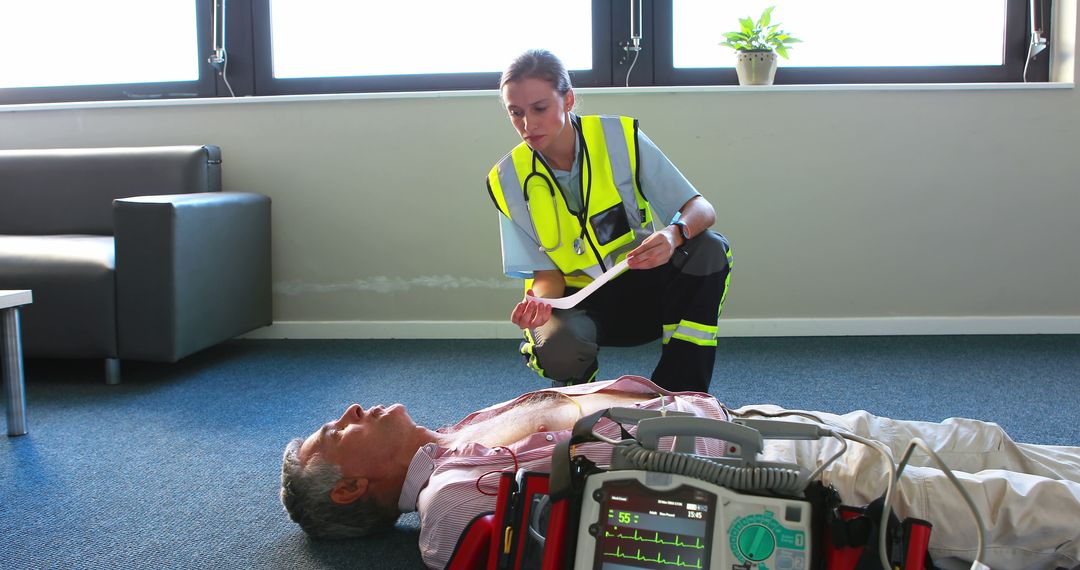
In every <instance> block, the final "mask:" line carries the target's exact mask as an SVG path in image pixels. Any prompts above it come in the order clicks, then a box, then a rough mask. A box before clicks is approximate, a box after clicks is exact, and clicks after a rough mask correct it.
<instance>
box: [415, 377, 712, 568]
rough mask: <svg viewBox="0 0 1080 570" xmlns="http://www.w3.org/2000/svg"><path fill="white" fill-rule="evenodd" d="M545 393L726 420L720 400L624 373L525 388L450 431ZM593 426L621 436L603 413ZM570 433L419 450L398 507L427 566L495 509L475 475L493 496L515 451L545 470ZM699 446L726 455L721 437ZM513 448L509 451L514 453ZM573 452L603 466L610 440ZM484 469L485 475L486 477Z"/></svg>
mask: <svg viewBox="0 0 1080 570" xmlns="http://www.w3.org/2000/svg"><path fill="white" fill-rule="evenodd" d="M545 392H562V393H563V394H566V395H568V396H571V397H573V396H578V395H586V394H610V393H615V392H623V393H631V394H635V395H638V394H639V395H640V398H641V399H640V400H639V401H638V402H637V403H634V404H633V406H634V407H637V408H641V409H646V410H659V409H662V408H664V409H667V410H677V411H681V412H690V413H692V414H694V415H695V416H699V417H707V418H713V419H719V420H727V419H728V415H727V412H726V411H725V410H724V408H723V406H722V405H721V404H720V403H719V402H718V401H717V400H716V398H714V397H713V396H711V395H709V394H705V393H701V392H669V391H667V390H664V389H663V388H661V387H659V386H657V385H656V384H653V383H652V382H650V381H649V380H647V379H645V378H641V377H639V376H623V377H621V378H618V379H616V380H608V381H603V382H592V383H589V384H580V385H577V386H570V387H566V388H549V389H546V390H537V391H536V392H530V393H528V394H525V395H522V396H520V397H518V398H516V399H514V400H510V401H508V402H503V403H501V404H496V405H494V406H490V407H488V408H485V409H483V410H480V411H478V412H474V413H472V414H470V415H469V416H467V417H466V418H465V419H463V420H461V421H460V422H459V423H458V424H457V425H455V426H453V427H451V428H449V429H448V430H447V431H456V430H458V429H461V428H462V427H464V426H468V425H472V424H474V423H476V422H480V421H484V420H486V419H489V418H491V417H494V416H496V415H498V414H501V413H503V412H505V411H507V410H510V409H512V408H514V407H515V406H517V405H519V404H521V403H522V402H525V401H528V400H529V399H530V396H534V395H536V394H542V393H545ZM594 430H595V431H596V432H597V433H599V434H601V435H604V436H607V437H610V438H614V439H619V438H620V428H619V426H618V425H617V424H615V423H614V422H612V421H610V420H607V419H603V420H601V421H600V422H598V423H597V424H596V426H595V428H594ZM570 431H571V430H569V429H565V430H560V431H546V432H539V433H533V434H531V435H528V436H525V437H524V438H522V439H520V440H518V441H516V442H514V443H511V444H509V445H507V446H505V447H493V448H489V447H486V446H484V445H483V444H480V443H469V444H466V445H463V446H460V447H458V448H457V449H447V448H445V447H441V446H439V445H437V444H434V443H430V444H427V445H425V446H423V447H421V448H420V449H419V450H417V452H416V455H415V456H413V460H412V463H411V465H410V466H409V471H408V473H407V475H406V479H405V484H404V486H403V487H402V492H401V497H400V499H399V501H398V507H399V508H400V509H401V511H402V512H409V511H414V510H415V511H418V512H419V515H420V553H421V555H422V556H423V559H424V563H425V564H427V566H428V567H429V568H445V567H446V565H447V563H448V562H449V560H450V556H451V554H453V551H454V548H455V546H456V545H457V542H458V538H459V537H460V536H461V533H462V532H463V531H464V530H465V527H466V526H467V525H468V524H469V522H470V521H472V519H473V518H475V517H476V516H477V515H479V514H481V513H486V512H491V511H494V510H495V496H494V495H486V494H484V493H481V492H480V491H478V490H477V480H478V479H481V477H483V478H482V479H481V480H480V488H481V489H483V490H484V491H485V492H487V493H493V494H494V493H495V492H496V491H497V489H498V480H499V477H498V473H499V472H501V471H513V470H514V464H515V461H514V458H515V457H516V459H517V466H518V468H521V469H527V470H530V471H540V472H548V471H550V470H551V455H552V452H553V450H554V447H555V444H557V443H558V442H560V441H562V440H564V439H568V438H569V437H570ZM631 431H633V430H631ZM670 439H671V438H663V439H662V440H661V445H660V447H661V448H670V447H669V446H670ZM696 448H697V449H696V452H697V453H698V454H702V455H709V456H714V457H719V456H721V455H723V451H724V449H723V448H724V443H723V442H721V441H717V440H709V439H703V438H698V439H697V441H696ZM507 450H509V451H507ZM510 452H513V456H511V453H510ZM575 452H576V453H577V454H580V455H585V456H586V457H588V458H589V459H590V460H592V461H594V462H595V463H597V464H598V465H601V466H606V465H608V464H609V462H610V460H611V446H609V445H607V444H602V443H592V444H584V445H581V446H578V447H577V448H576V450H575ZM487 473H490V474H489V475H486V476H485V474H487Z"/></svg>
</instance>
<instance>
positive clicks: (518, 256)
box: [499, 129, 699, 279]
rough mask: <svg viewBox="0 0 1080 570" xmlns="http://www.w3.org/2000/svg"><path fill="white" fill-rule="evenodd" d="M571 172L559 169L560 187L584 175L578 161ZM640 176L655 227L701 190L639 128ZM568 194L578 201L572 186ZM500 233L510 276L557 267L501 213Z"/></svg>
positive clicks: (575, 182) (574, 183) (575, 184)
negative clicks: (652, 213) (653, 216)
mask: <svg viewBox="0 0 1080 570" xmlns="http://www.w3.org/2000/svg"><path fill="white" fill-rule="evenodd" d="M573 164H574V166H573V168H572V169H571V170H570V172H566V171H561V170H556V171H554V172H555V177H556V180H557V181H558V183H559V187H560V188H561V189H577V188H578V185H579V179H580V177H581V172H580V169H579V168H578V165H577V161H576V160H575V161H574V163H573ZM638 180H639V181H640V183H641V192H642V194H644V195H645V199H646V200H648V201H649V204H650V205H651V206H652V209H653V212H654V213H655V215H656V216H655V218H654V220H655V221H654V225H655V227H661V228H662V227H664V226H666V225H667V224H668V222H669V221H671V218H672V217H674V216H675V212H678V211H679V208H682V207H683V205H684V204H686V203H687V202H689V201H690V199H691V198H693V197H694V196H698V195H699V193H698V191H697V189H696V188H694V185H693V184H691V183H690V181H689V180H687V179H686V177H685V176H683V174H682V172H679V169H678V168H676V167H675V165H674V164H673V163H672V162H671V160H669V159H668V157H667V156H665V155H664V153H663V151H661V150H660V148H659V147H657V146H656V144H655V143H653V142H652V140H650V139H649V137H647V136H645V133H644V132H643V131H642V130H640V129H638ZM569 192H570V193H571V195H570V196H567V198H568V201H569V202H576V201H577V200H575V199H574V198H575V196H576V194H574V192H573V190H570V191H569ZM499 234H500V235H501V236H502V257H503V272H504V273H506V276H507V277H513V278H516V279H528V278H531V277H532V276H533V272H534V271H542V270H545V269H558V266H556V265H555V263H554V262H552V261H551V258H550V257H548V256H547V254H546V253H544V252H542V251H540V249H539V246H538V245H537V244H536V243H535V242H534V241H533V239H532V238H531V237H529V235H528V234H526V233H525V231H524V230H522V229H521V228H519V227H518V226H517V225H516V224H514V223H513V222H511V221H510V220H509V219H508V218H507V217H506V216H504V215H502V214H501V213H500V214H499Z"/></svg>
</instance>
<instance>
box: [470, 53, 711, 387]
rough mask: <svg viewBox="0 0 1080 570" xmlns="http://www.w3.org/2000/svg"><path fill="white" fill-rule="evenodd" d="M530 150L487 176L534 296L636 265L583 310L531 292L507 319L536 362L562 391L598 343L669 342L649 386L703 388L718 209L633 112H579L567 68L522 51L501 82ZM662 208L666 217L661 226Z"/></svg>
mask: <svg viewBox="0 0 1080 570" xmlns="http://www.w3.org/2000/svg"><path fill="white" fill-rule="evenodd" d="M500 91H501V97H502V102H503V104H504V106H505V108H506V111H507V114H508V115H509V118H510V123H511V125H512V126H513V127H514V129H515V130H516V131H517V133H518V135H520V136H521V139H522V142H521V143H520V144H518V145H517V146H516V147H515V148H514V149H513V150H511V151H510V152H509V153H508V154H507V155H506V156H504V157H503V158H502V159H501V160H500V161H499V162H498V163H497V164H496V165H495V166H494V167H493V168H492V169H491V171H490V173H489V174H488V177H487V181H486V183H487V191H488V194H489V195H490V197H491V199H492V201H493V202H494V203H495V206H496V208H498V210H499V212H500V214H501V215H500V222H501V228H500V229H501V235H502V251H503V268H504V271H505V273H506V274H507V275H508V276H510V277H517V278H526V279H532V284H531V286H527V288H528V289H529V290H530V291H529V293H531V295H532V296H535V297H540V298H550V299H553V298H559V297H564V296H569V295H571V294H572V293H574V292H577V291H578V290H580V289H581V288H582V287H584V286H585V285H586V284H588V283H589V282H591V281H592V280H594V279H595V278H596V277H598V276H599V275H601V274H603V273H604V272H605V271H607V270H608V269H610V268H611V267H612V266H614V265H616V264H617V263H618V262H620V261H622V260H623V258H625V259H626V261H627V263H628V266H629V269H630V270H629V271H626V272H624V273H623V274H622V275H620V276H619V277H617V278H616V279H614V280H613V281H610V282H608V283H607V284H605V285H603V286H602V287H600V288H599V289H598V290H596V292H594V293H592V294H591V295H590V296H588V297H586V298H585V299H584V300H583V301H582V302H580V303H579V304H578V305H576V306H575V307H573V308H568V309H552V308H551V306H550V305H547V304H544V303H541V302H538V301H536V300H534V299H530V298H529V296H526V297H525V299H524V300H522V301H521V302H520V303H518V304H517V306H515V307H514V309H513V311H512V312H511V317H510V320H511V321H513V323H514V324H516V325H517V326H518V327H520V328H521V329H522V331H523V333H524V337H525V340H524V341H523V342H522V343H521V345H520V349H519V350H520V352H521V354H522V356H524V358H525V362H526V365H527V366H529V367H530V368H532V369H533V370H535V371H536V372H537V373H539V374H540V375H541V376H542V377H544V378H547V379H549V380H551V381H552V384H553V385H569V384H576V383H581V382H589V381H591V380H594V379H595V378H596V374H597V369H598V362H597V355H598V346H635V345H640V344H644V343H646V342H650V341H654V340H656V339H661V343H662V348H661V357H660V361H659V363H658V364H657V365H656V368H655V370H654V371H653V373H652V380H653V381H654V382H656V383H657V384H659V385H660V386H663V387H664V388H667V389H669V390H697V391H702V392H704V391H707V390H708V388H709V382H710V380H711V378H712V371H713V364H714V361H715V357H716V337H717V326H716V325H717V319H718V317H719V313H720V310H721V308H722V307H723V301H724V297H725V293H726V291H727V286H728V279H729V275H730V270H731V254H730V249H729V246H728V243H727V241H726V239H725V238H724V237H723V236H722V235H720V234H718V233H715V232H712V231H710V230H709V228H710V227H711V226H712V225H713V223H714V222H715V220H716V213H715V211H714V209H713V206H712V205H711V204H710V203H709V202H708V200H706V199H705V198H704V197H702V196H701V195H700V194H699V193H698V191H697V190H696V189H695V188H694V186H693V185H691V184H690V182H689V181H687V180H686V178H685V177H683V175H682V174H681V173H680V172H679V170H678V169H677V168H675V166H674V165H673V164H672V163H671V161H670V160H668V158H667V157H666V156H665V155H664V153H663V152H661V151H660V149H659V148H657V147H656V145H654V144H653V143H652V141H650V140H649V138H648V137H646V136H645V134H644V133H643V132H642V131H641V130H640V129H639V128H638V122H637V120H635V119H632V118H629V117H612V116H578V115H576V114H574V113H573V112H572V110H573V108H574V101H575V95H574V91H573V88H572V87H571V85H570V77H569V74H568V73H567V71H566V69H565V67H564V66H563V64H562V62H561V61H560V60H559V59H558V58H557V57H555V56H554V55H553V54H551V53H550V52H547V51H544V50H531V51H528V52H526V53H524V54H522V55H521V56H519V57H518V58H517V59H516V60H515V61H514V62H513V63H512V64H511V65H510V67H509V68H508V69H507V70H506V71H505V72H504V73H503V75H502V79H501V81H500ZM653 212H655V213H656V215H657V216H658V220H657V223H656V226H657V227H659V228H660V229H658V230H657V231H655V232H654V231H653V227H654V224H653Z"/></svg>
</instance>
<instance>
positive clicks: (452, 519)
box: [281, 376, 1080, 569]
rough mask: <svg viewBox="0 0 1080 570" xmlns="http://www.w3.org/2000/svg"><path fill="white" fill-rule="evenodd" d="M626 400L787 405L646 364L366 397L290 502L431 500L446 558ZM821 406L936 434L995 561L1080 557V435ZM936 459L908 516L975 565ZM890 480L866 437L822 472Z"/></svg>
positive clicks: (906, 478)
mask: <svg viewBox="0 0 1080 570" xmlns="http://www.w3.org/2000/svg"><path fill="white" fill-rule="evenodd" d="M614 406H623V407H638V408H642V409H650V410H658V409H661V408H662V407H664V408H666V409H668V410H679V411H684V412H691V413H693V414H694V415H697V416H700V417H708V418H714V419H720V420H727V419H729V418H730V417H731V416H752V415H760V414H768V415H772V414H777V413H781V412H782V410H780V409H779V408H777V407H775V406H747V407H744V408H740V409H738V410H728V409H727V408H725V407H724V406H723V405H722V404H720V403H719V402H718V401H717V400H716V398H714V397H713V396H711V395H709V394H705V393H699V392H675V393H672V392H668V391H666V390H664V389H662V388H660V387H658V386H656V385H655V384H653V383H652V382H650V381H648V380H646V379H644V378H640V377H636V376H624V377H622V378H619V379H617V380H609V381H604V382H593V383H590V384H582V385H577V386H571V387H566V388H549V389H545V390H538V391H536V392H530V393H528V394H525V395H523V396H520V397H518V398H516V399H514V400H511V401H508V402H504V403H501V404H497V405H494V406H490V407H488V408H485V409H483V410H480V411H478V412H474V413H472V414H470V415H468V416H467V417H466V418H465V419H463V420H461V421H460V422H458V423H457V424H456V425H454V426H451V427H448V428H442V429H439V430H435V431H432V430H430V429H428V428H425V427H422V426H417V425H416V424H415V423H414V422H413V420H412V419H411V418H410V417H409V415H408V414H407V412H406V410H405V408H404V407H403V406H401V405H400V404H395V405H392V406H389V407H383V406H375V407H373V408H370V409H367V410H364V409H362V408H361V407H360V406H358V405H355V404H354V405H352V406H349V408H348V409H346V410H345V413H344V414H343V415H342V416H341V417H340V418H338V419H337V420H334V421H331V422H329V423H327V424H325V425H324V426H322V427H321V428H319V429H318V430H317V431H316V432H315V433H313V434H311V435H310V436H309V437H308V438H307V439H299V438H297V439H295V440H293V441H292V442H290V443H289V444H288V446H287V447H286V448H285V454H284V457H283V459H282V473H281V501H282V503H283V504H284V505H285V509H286V511H287V512H288V513H289V516H290V517H291V518H292V520H294V521H296V522H297V523H299V524H300V526H301V527H302V528H303V529H304V530H305V531H306V532H307V533H308V534H310V535H312V536H316V537H348V536H361V535H365V534H369V533H371V532H375V531H379V530H384V529H387V528H390V527H392V526H393V524H394V522H395V521H396V520H397V518H398V517H399V516H400V514H401V513H403V512H409V511H414V510H415V511H418V512H419V516H420V550H421V553H422V556H423V559H424V562H425V563H426V564H427V565H428V566H429V567H431V568H443V567H445V566H446V564H447V562H448V561H449V559H450V556H451V554H452V552H453V549H454V547H455V545H456V544H457V541H458V538H459V536H460V535H461V533H462V531H463V530H464V529H465V527H466V525H467V524H468V523H469V521H471V520H472V519H473V518H474V517H475V516H476V515H478V514H480V513H483V512H488V511H493V510H494V509H495V496H494V491H495V489H496V485H497V481H498V476H497V473H498V472H499V471H514V470H515V466H516V467H520V468H526V469H529V470H533V471H548V470H549V469H550V461H551V455H552V451H553V449H554V447H555V444H556V443H557V442H559V441H561V440H563V439H566V438H568V437H569V435H570V432H569V429H570V428H571V427H572V426H573V424H574V423H575V422H576V421H577V420H578V419H579V418H581V417H584V416H585V415H588V414H590V413H592V412H594V411H597V410H601V409H606V408H610V407H614ZM808 414H810V415H813V416H814V417H816V418H819V419H820V420H821V421H823V422H824V423H827V424H829V425H831V426H833V427H834V428H840V429H843V430H846V431H848V432H850V433H854V434H856V435H860V436H863V437H868V438H872V439H876V440H878V441H880V442H882V443H883V444H885V445H886V446H887V447H888V448H889V449H891V451H892V454H893V457H894V460H896V461H898V460H899V459H900V458H901V456H902V455H903V452H904V450H905V448H906V446H907V444H908V442H909V441H910V440H911V439H912V438H916V437H918V438H921V439H923V440H925V441H926V442H927V443H928V444H929V445H930V447H932V448H933V449H934V451H936V452H937V453H938V455H939V456H940V457H941V458H942V459H943V460H944V461H945V462H946V463H947V464H948V465H949V467H950V468H951V469H952V470H953V471H954V473H955V474H956V475H957V477H959V480H960V483H961V484H962V485H963V486H964V487H965V488H967V489H968V492H969V494H970V495H971V496H972V497H973V499H974V501H975V504H976V506H977V509H978V512H979V514H980V516H981V517H982V519H983V521H984V522H985V526H986V527H987V544H986V557H985V558H986V559H985V560H983V561H982V562H983V563H985V564H987V565H989V566H990V567H991V568H995V569H1005V568H1055V567H1065V568H1072V567H1075V566H1077V565H1078V564H1080V531H1078V530H1077V529H1078V528H1080V523H1078V522H1077V521H1080V447H1058V446H1038V445H1029V444H1023V443H1015V442H1013V441H1012V440H1011V439H1010V438H1009V437H1008V436H1007V435H1006V434H1005V433H1004V432H1003V431H1002V430H1001V428H1000V427H998V426H997V425H996V424H992V423H984V422H979V421H975V420H967V419H949V420H946V421H944V422H942V423H929V422H910V421H897V420H891V419H887V418H881V417H875V416H873V415H870V414H869V413H867V412H863V411H859V412H853V413H849V414H845V415H843V416H838V415H833V414H826V413H817V412H809V413H808ZM791 419H798V418H791ZM595 429H596V431H597V432H598V433H600V434H602V435H606V436H608V437H612V438H616V439H618V438H619V426H617V425H615V424H614V423H612V422H610V421H608V420H606V419H605V420H601V422H600V423H598V424H597V426H596V428H595ZM720 445H721V444H720V443H719V442H716V441H712V440H707V439H704V438H698V443H697V447H698V449H697V452H698V453H699V454H704V455H712V456H718V455H720V454H721V449H720V448H719V447H720ZM839 445H840V443H839V442H837V441H836V440H835V439H832V438H826V439H823V440H818V441H788V440H767V441H766V448H765V452H764V455H765V458H766V459H769V460H776V461H786V462H794V463H798V464H800V465H802V466H804V467H806V468H808V469H813V468H815V467H816V466H818V465H820V464H822V463H824V462H825V461H826V460H828V458H830V457H831V456H832V455H833V454H835V453H836V452H837V451H838V450H839ZM610 450H611V448H610V446H606V445H602V444H587V445H581V446H578V448H577V450H576V451H577V453H580V454H584V455H586V456H588V457H589V459H591V460H593V461H595V462H596V463H598V464H600V465H605V466H606V465H607V463H608V462H609V461H610ZM931 465H932V462H931V461H930V459H929V458H928V457H926V456H925V454H922V453H915V455H914V456H913V457H912V459H911V461H910V462H909V464H908V466H907V468H906V469H905V470H904V472H903V477H902V478H901V482H900V485H899V493H900V495H899V497H900V498H901V504H900V505H899V506H898V507H897V515H898V516H899V517H900V518H901V519H903V518H906V517H915V518H920V519H925V520H928V521H930V522H931V523H932V524H933V525H934V528H933V533H932V536H931V542H930V553H931V556H933V557H934V560H935V562H936V563H938V564H942V563H945V564H948V563H949V562H954V563H955V562H959V561H967V564H970V561H971V560H972V559H973V558H974V557H975V554H976V544H977V532H976V530H975V525H974V522H973V520H972V518H971V515H970V512H969V511H968V508H967V506H966V505H965V504H964V502H963V499H962V498H961V496H960V494H959V493H958V492H957V490H956V488H955V487H954V486H953V485H952V483H951V482H950V481H948V479H947V477H946V475H945V473H944V472H942V471H940V470H938V469H936V468H934V467H932V466H931ZM856 474H858V475H859V476H858V477H856ZM883 481H887V467H886V466H885V464H884V461H883V459H882V457H881V455H880V454H878V453H876V452H874V451H872V450H870V449H868V448H867V447H865V446H862V445H858V444H852V445H851V446H849V447H848V450H847V452H846V454H845V455H844V456H843V457H842V458H841V459H840V460H839V461H835V462H832V463H831V464H830V465H829V467H828V468H827V469H825V471H824V472H823V473H822V482H823V483H825V484H826V485H831V486H833V487H835V488H836V490H837V491H839V493H840V497H841V499H842V500H843V502H844V504H848V505H863V504H867V503H869V502H870V501H871V500H873V499H875V498H877V497H879V496H880V495H881V494H882V493H883V492H884V487H883V485H884V484H883V483H882V482H883ZM489 493H490V494H489ZM950 565H951V564H950Z"/></svg>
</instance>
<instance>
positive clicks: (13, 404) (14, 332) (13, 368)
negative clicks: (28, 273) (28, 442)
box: [0, 290, 34, 436]
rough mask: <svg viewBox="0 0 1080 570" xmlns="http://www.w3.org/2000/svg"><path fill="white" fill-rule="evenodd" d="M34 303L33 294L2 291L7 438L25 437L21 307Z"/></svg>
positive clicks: (0, 360) (0, 357)
mask: <svg viewBox="0 0 1080 570" xmlns="http://www.w3.org/2000/svg"><path fill="white" fill-rule="evenodd" d="M33 301H34V297H33V295H32V294H31V293H30V291H25V290H22V291H11V290H0V342H2V343H3V344H2V345H0V366H2V367H3V371H2V373H3V381H4V395H5V396H6V397H7V428H8V435H9V436H11V435H23V434H24V433H26V385H25V383H24V378H23V361H22V337H21V336H19V307H21V306H23V305H29V304H30V303H32V302H33Z"/></svg>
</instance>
